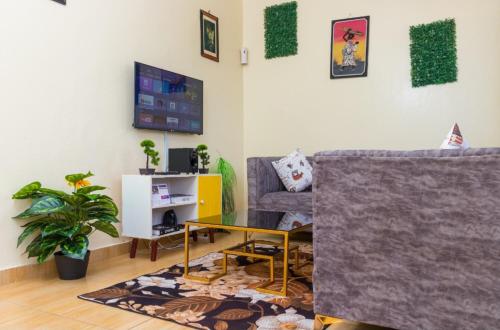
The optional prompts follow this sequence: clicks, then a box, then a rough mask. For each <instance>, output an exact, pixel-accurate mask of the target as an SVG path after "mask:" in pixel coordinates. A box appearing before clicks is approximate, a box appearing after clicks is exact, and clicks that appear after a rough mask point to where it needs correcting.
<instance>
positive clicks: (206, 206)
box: [122, 174, 222, 261]
mask: <svg viewBox="0 0 500 330" xmlns="http://www.w3.org/2000/svg"><path fill="white" fill-rule="evenodd" d="M153 184H167V186H168V190H169V194H170V195H172V194H186V195H193V196H194V199H193V201H191V202H181V203H175V204H169V205H164V206H153V201H152V186H153ZM169 209H174V210H175V213H176V215H177V222H178V224H183V223H184V222H185V221H186V220H195V219H198V218H202V217H207V216H212V215H217V214H221V212H222V182H221V177H220V175H218V174H179V175H123V177H122V235H123V236H126V237H131V238H133V240H132V246H131V249H130V257H131V258H135V254H136V250H137V245H138V242H139V240H140V239H143V240H149V241H151V242H152V243H151V261H156V259H157V254H158V240H159V239H161V238H163V237H166V236H171V235H178V234H182V233H184V229H181V230H179V231H175V232H171V233H168V234H165V235H161V236H156V235H153V225H157V224H161V223H162V220H163V215H164V213H165V212H166V211H167V210H169ZM191 230H192V231H193V239H194V240H197V234H196V231H197V230H198V228H193V229H191V228H190V231H191ZM210 241H211V242H213V233H212V232H210Z"/></svg>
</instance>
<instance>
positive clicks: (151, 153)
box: [141, 140, 160, 169]
mask: <svg viewBox="0 0 500 330" xmlns="http://www.w3.org/2000/svg"><path fill="white" fill-rule="evenodd" d="M141 147H143V148H144V153H145V154H146V168H147V169H149V160H150V159H151V164H153V165H155V166H158V164H159V163H160V157H159V156H158V155H159V153H158V151H156V150H155V149H154V147H155V143H154V142H153V141H151V140H144V141H142V142H141Z"/></svg>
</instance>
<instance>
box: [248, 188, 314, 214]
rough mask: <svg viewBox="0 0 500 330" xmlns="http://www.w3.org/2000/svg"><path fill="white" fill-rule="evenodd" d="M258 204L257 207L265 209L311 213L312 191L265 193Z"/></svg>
mask: <svg viewBox="0 0 500 330" xmlns="http://www.w3.org/2000/svg"><path fill="white" fill-rule="evenodd" d="M258 205H259V208H262V209H265V210H273V211H283V212H293V211H299V212H308V213H312V192H311V191H307V192H306V191H304V192H297V193H291V192H288V191H278V192H272V193H267V194H265V195H264V196H262V198H261V199H260V200H259V203H258Z"/></svg>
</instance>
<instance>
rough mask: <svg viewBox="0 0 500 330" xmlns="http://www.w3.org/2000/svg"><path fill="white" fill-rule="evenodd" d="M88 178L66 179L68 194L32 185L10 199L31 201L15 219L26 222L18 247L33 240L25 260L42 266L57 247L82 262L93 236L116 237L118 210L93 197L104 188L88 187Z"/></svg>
mask: <svg viewBox="0 0 500 330" xmlns="http://www.w3.org/2000/svg"><path fill="white" fill-rule="evenodd" d="M91 176H93V174H92V173H91V172H88V173H78V174H70V175H67V176H66V181H67V182H68V184H69V185H70V186H72V187H73V188H74V190H73V192H72V193H69V194H68V193H66V192H64V191H59V190H54V189H49V188H45V187H42V184H41V183H40V182H32V183H30V184H28V185H26V186H24V187H22V188H21V189H20V190H19V191H18V192H17V193H15V194H14V195H13V196H12V199H18V200H19V199H31V200H32V202H31V206H30V207H29V208H28V209H27V210H25V211H24V212H22V213H21V214H19V215H18V216H16V217H15V218H14V219H19V220H24V221H27V222H26V223H25V224H24V225H23V227H24V230H23V232H22V233H21V235H20V236H19V238H18V240H17V246H18V247H19V246H20V245H21V244H22V243H23V242H24V241H25V240H26V239H27V238H28V237H30V236H35V238H34V239H33V240H32V241H31V242H30V243H29V244H28V246H27V247H26V251H25V253H28V258H33V257H36V258H37V261H38V262H39V263H42V262H44V261H45V260H46V259H47V258H48V257H49V256H50V255H52V254H53V253H54V252H55V251H56V249H57V248H58V247H59V248H60V249H61V252H62V253H63V254H64V255H65V256H67V257H70V258H75V259H82V260H83V259H84V258H85V255H86V254H87V250H88V245H89V239H88V237H89V235H91V234H92V233H93V232H95V231H96V230H98V231H102V232H104V233H106V234H108V235H110V236H111V237H118V236H119V235H118V231H117V230H116V228H115V226H114V225H113V224H114V223H117V222H119V221H118V219H117V218H116V217H117V215H118V208H117V207H116V204H115V203H114V202H113V200H112V199H111V198H110V197H108V196H106V195H102V194H98V193H96V192H97V191H101V190H104V189H106V188H105V187H102V186H93V185H91V183H90V182H89V181H88V180H87V179H88V178H89V177H91Z"/></svg>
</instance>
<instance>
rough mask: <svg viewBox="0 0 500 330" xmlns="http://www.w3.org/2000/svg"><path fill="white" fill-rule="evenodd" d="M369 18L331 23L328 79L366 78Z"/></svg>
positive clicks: (340, 20) (355, 18)
mask: <svg viewBox="0 0 500 330" xmlns="http://www.w3.org/2000/svg"><path fill="white" fill-rule="evenodd" d="M369 34H370V16H362V17H354V18H345V19H339V20H334V21H332V37H331V42H332V47H331V53H330V78H331V79H338V78H353V77H366V76H367V75H368V44H369Z"/></svg>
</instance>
